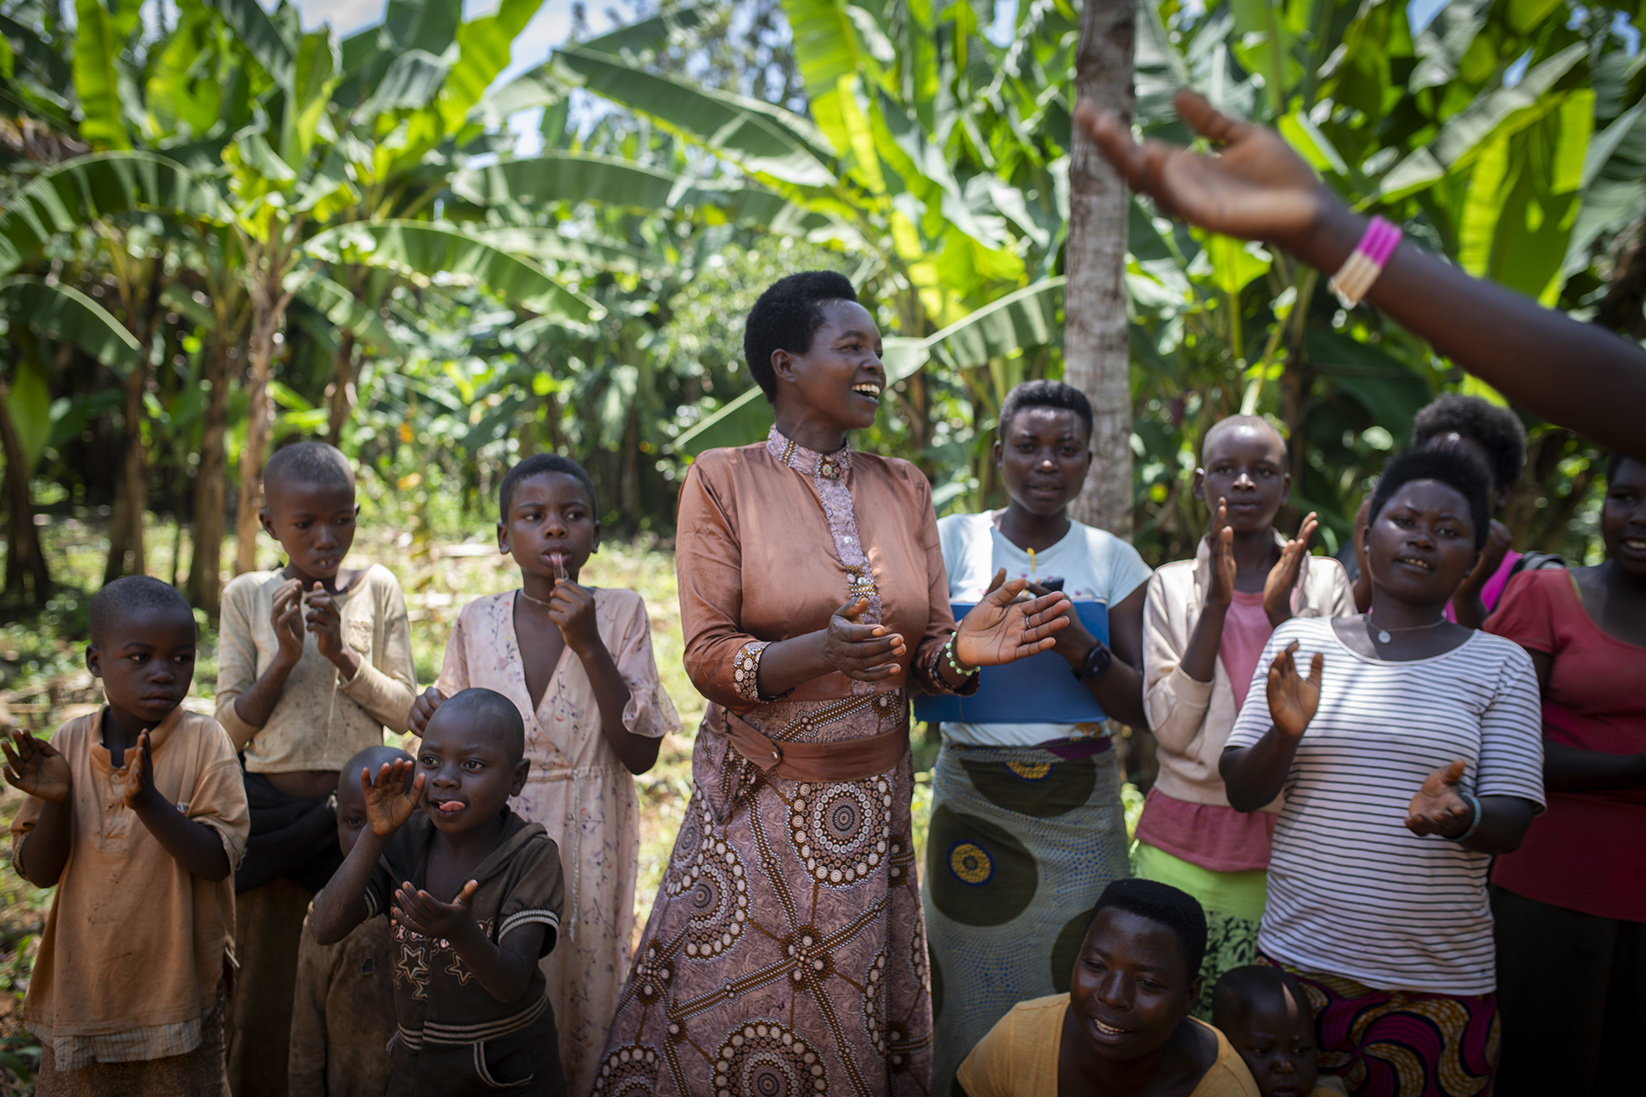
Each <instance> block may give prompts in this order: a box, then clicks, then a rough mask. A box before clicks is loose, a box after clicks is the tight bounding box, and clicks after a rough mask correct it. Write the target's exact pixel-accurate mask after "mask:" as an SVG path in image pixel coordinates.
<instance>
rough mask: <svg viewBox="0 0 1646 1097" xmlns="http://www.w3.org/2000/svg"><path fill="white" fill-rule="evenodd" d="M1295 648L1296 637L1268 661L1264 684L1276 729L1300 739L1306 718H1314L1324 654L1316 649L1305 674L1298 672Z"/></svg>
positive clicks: (1288, 736)
mask: <svg viewBox="0 0 1646 1097" xmlns="http://www.w3.org/2000/svg"><path fill="white" fill-rule="evenodd" d="M1296 651H1297V641H1296V640H1293V641H1292V642H1291V643H1289V644H1287V645H1286V650H1285V651H1282V652H1281V653H1280V654H1279V655H1277V656H1275V659H1274V662H1273V663H1271V664H1270V665H1269V682H1268V686H1267V696H1268V701H1269V718H1270V719H1271V720H1273V721H1274V726H1275V730H1276V731H1278V732H1280V734H1282V735H1284V736H1286V737H1287V738H1290V739H1301V738H1302V737H1303V733H1304V731H1306V730H1308V727H1309V721H1310V720H1313V719H1314V718H1315V710H1316V709H1318V708H1319V707H1320V676H1321V672H1322V670H1323V668H1324V667H1325V664H1326V660H1325V657H1324V656H1322V655H1321V653H1320V652H1318V651H1317V652H1315V653H1314V658H1312V659H1310V660H1309V676H1308V677H1307V678H1305V677H1303V676H1302V675H1300V674H1298V673H1297V661H1296V659H1295V658H1294V655H1295V653H1296Z"/></svg>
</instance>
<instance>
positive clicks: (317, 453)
mask: <svg viewBox="0 0 1646 1097" xmlns="http://www.w3.org/2000/svg"><path fill="white" fill-rule="evenodd" d="M286 484H316V485H320V486H322V487H328V488H333V487H335V488H352V487H354V469H352V468H351V467H349V459H348V458H347V457H345V456H343V451H342V450H340V449H338V448H337V447H336V446H331V445H327V444H326V443H325V442H293V443H292V444H291V445H289V446H282V447H280V448H279V449H277V450H275V451H274V456H273V457H270V458H269V463H268V464H267V465H264V466H263V492H264V494H265V495H267V494H268V491H269V489H270V488H271V487H277V486H284V485H286Z"/></svg>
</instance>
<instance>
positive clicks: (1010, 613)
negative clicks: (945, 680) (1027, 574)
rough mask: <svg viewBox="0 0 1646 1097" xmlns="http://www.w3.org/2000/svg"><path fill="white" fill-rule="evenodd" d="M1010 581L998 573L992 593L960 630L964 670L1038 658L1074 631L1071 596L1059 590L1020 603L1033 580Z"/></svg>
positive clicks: (959, 657)
mask: <svg viewBox="0 0 1646 1097" xmlns="http://www.w3.org/2000/svg"><path fill="white" fill-rule="evenodd" d="M1005 577H1006V573H1005V569H1001V571H999V572H998V573H996V575H995V583H994V584H991V586H992V589H991V590H990V591H989V593H988V594H985V595H984V596H983V600H982V601H981V602H979V603H977V605H975V606H973V607H972V609H971V612H969V613H967V614H966V616H965V617H963V618H961V619H960V622H959V623H958V625H957V626H956V628H955V645H954V654H955V658H956V659H957V660H959V661H960V662H961V663H962V664H963V665H965V666H968V667H992V666H999V665H1000V664H1002V663H1011V662H1015V661H1017V660H1018V659H1023V658H1026V657H1028V656H1030V655H1038V654H1039V653H1040V652H1042V651H1046V650H1048V649H1049V648H1051V647H1052V646H1053V645H1054V644H1056V643H1057V637H1056V635H1055V634H1056V633H1057V632H1058V631H1059V630H1061V629H1065V628H1067V627H1069V609H1070V602H1069V596H1068V595H1066V594H1064V593H1063V592H1062V591H1058V590H1054V591H1051V592H1049V593H1047V594H1043V595H1041V596H1039V597H1037V598H1028V599H1024V600H1021V601H1020V600H1019V599H1018V596H1019V595H1021V594H1022V593H1023V590H1024V588H1025V587H1027V586H1028V585H1029V582H1028V580H1027V579H1013V580H1011V581H1010V582H1006V581H1005Z"/></svg>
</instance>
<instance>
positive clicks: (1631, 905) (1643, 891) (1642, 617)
mask: <svg viewBox="0 0 1646 1097" xmlns="http://www.w3.org/2000/svg"><path fill="white" fill-rule="evenodd" d="M1606 480H1607V485H1608V486H1607V489H1606V500H1605V503H1604V505H1603V507H1602V509H1601V512H1600V514H1601V517H1600V529H1601V535H1602V537H1603V538H1604V540H1605V543H1606V561H1605V563H1602V564H1600V565H1598V566H1596V567H1591V568H1577V569H1575V570H1573V571H1570V572H1567V571H1536V572H1529V573H1523V574H1521V575H1518V576H1516V577H1515V578H1514V580H1513V581H1511V582H1510V583H1509V587H1508V590H1507V591H1505V593H1504V595H1503V600H1502V602H1501V604H1500V605H1499V607H1498V610H1497V612H1496V613H1495V614H1493V615H1492V618H1491V619H1490V620H1489V621H1487V622H1486V629H1487V631H1489V632H1495V633H1497V634H1498V635H1500V636H1506V637H1508V638H1509V639H1511V640H1514V641H1515V642H1517V643H1518V644H1520V646H1521V647H1523V648H1525V649H1526V650H1527V651H1528V652H1529V653H1531V656H1532V662H1533V664H1534V665H1535V666H1536V668H1537V676H1538V683H1539V685H1540V686H1541V687H1542V691H1543V736H1544V743H1543V750H1544V768H1543V778H1544V783H1545V786H1546V789H1547V795H1548V800H1549V810H1548V812H1547V813H1546V814H1545V815H1543V817H1542V818H1540V819H1538V820H1537V821H1536V822H1535V823H1533V824H1532V828H1531V829H1530V830H1529V831H1527V833H1526V838H1525V841H1524V842H1522V844H1521V846H1520V848H1519V849H1518V850H1516V851H1515V852H1513V853H1509V854H1505V855H1503V856H1501V857H1499V858H1498V859H1497V863H1496V866H1495V867H1494V869H1493V874H1492V883H1493V888H1492V911H1493V914H1494V915H1495V916H1496V919H1497V964H1498V1001H1499V1006H1500V1008H1501V1009H1502V1011H1503V1065H1502V1068H1501V1074H1500V1075H1499V1079H1498V1089H1497V1092H1498V1093H1499V1094H1500V1095H1502V1097H1516V1095H1517V1094H1546V1093H1553V1092H1556V1089H1557V1087H1558V1089H1559V1091H1560V1092H1562V1093H1572V1094H1573V1097H1580V1095H1586V1094H1591V1093H1593V1094H1599V1093H1626V1092H1633V1091H1634V1086H1636V1085H1639V1084H1640V1083H1639V1067H1638V1063H1637V1060H1638V1057H1639V1048H1640V1046H1641V1042H1642V1039H1643V1038H1646V873H1642V867H1643V866H1646V689H1643V688H1642V682H1643V681H1646V462H1642V461H1639V460H1635V459H1632V458H1613V459H1612V462H1611V464H1610V465H1609V466H1608V468H1607V471H1606Z"/></svg>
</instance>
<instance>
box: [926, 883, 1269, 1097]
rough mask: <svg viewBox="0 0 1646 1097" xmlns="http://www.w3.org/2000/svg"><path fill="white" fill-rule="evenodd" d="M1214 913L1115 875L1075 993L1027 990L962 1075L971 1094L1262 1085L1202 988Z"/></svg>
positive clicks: (1112, 1094)
mask: <svg viewBox="0 0 1646 1097" xmlns="http://www.w3.org/2000/svg"><path fill="white" fill-rule="evenodd" d="M1205 952H1206V914H1205V912H1204V911H1203V910H1202V909H1201V907H1200V904H1199V903H1198V902H1196V901H1195V900H1194V898H1193V897H1192V896H1190V895H1188V894H1187V893H1185V892H1182V891H1179V890H1178V889H1177V888H1174V887H1172V886H1171V885H1169V884H1161V883H1157V882H1155V881H1153V880H1137V879H1132V880H1116V881H1114V882H1113V883H1111V884H1110V885H1109V886H1108V887H1107V888H1105V889H1104V891H1103V895H1102V897H1101V898H1099V899H1098V901H1097V906H1096V907H1094V908H1093V911H1092V920H1091V923H1090V924H1089V925H1088V926H1087V927H1086V937H1085V940H1084V941H1082V942H1081V945H1080V953H1079V955H1078V957H1077V958H1076V959H1075V965H1074V974H1073V977H1072V978H1071V980H1070V988H1069V993H1067V994H1056V995H1052V996H1051V997H1048V998H1038V999H1036V1000H1034V1001H1032V1002H1022V1003H1019V1004H1018V1005H1016V1006H1014V1007H1013V1008H1012V1011H1011V1012H1010V1013H1008V1014H1006V1016H1005V1017H1002V1018H1001V1019H1000V1021H999V1022H998V1023H997V1024H996V1025H995V1026H994V1028H992V1029H990V1030H989V1034H988V1035H987V1036H985V1037H983V1039H982V1041H980V1042H979V1043H978V1045H977V1047H975V1048H973V1049H972V1053H971V1054H970V1055H968V1056H967V1057H966V1061H965V1062H964V1063H961V1064H960V1070H959V1072H958V1073H957V1074H956V1075H955V1083H956V1089H957V1090H958V1091H959V1092H961V1093H964V1094H967V1095H969V1097H1058V1094H1060V1093H1062V1094H1069V1093H1101V1094H1104V1097H1127V1095H1128V1094H1143V1093H1148V1094H1164V1095H1168V1097H1259V1091H1258V1088H1257V1084H1256V1083H1255V1082H1254V1081H1253V1080H1252V1075H1251V1072H1250V1071H1248V1070H1247V1069H1246V1064H1245V1063H1244V1062H1242V1061H1241V1059H1240V1056H1239V1055H1238V1054H1237V1053H1236V1052H1235V1050H1234V1048H1233V1047H1232V1046H1231V1045H1230V1044H1229V1041H1228V1040H1226V1039H1224V1037H1223V1034H1222V1033H1220V1032H1218V1031H1217V1029H1215V1028H1213V1027H1211V1026H1210V1025H1208V1024H1205V1023H1203V1022H1201V1021H1197V1020H1195V1019H1194V1018H1193V1017H1192V1016H1190V1010H1191V1009H1192V1008H1193V1007H1194V1003H1195V1001H1196V999H1198V998H1199V997H1200V963H1201V960H1202V958H1203V957H1204V955H1205Z"/></svg>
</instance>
